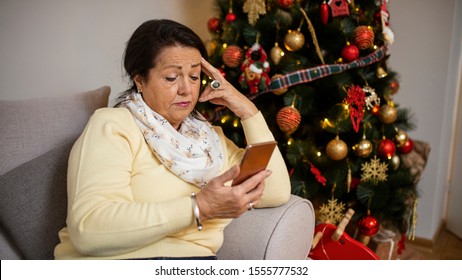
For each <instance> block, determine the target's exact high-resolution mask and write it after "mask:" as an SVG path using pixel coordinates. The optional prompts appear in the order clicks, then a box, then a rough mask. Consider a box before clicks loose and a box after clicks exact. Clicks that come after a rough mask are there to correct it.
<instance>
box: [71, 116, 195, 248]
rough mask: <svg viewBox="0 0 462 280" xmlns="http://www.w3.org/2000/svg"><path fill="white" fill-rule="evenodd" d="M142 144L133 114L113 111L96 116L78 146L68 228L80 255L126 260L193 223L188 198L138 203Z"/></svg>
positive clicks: (74, 152) (73, 160)
mask: <svg viewBox="0 0 462 280" xmlns="http://www.w3.org/2000/svg"><path fill="white" fill-rule="evenodd" d="M131 123H133V125H128V124H131ZM143 141H144V138H143V136H142V135H141V133H140V131H139V129H137V126H136V125H135V124H134V122H133V118H132V116H131V114H130V113H129V112H128V111H127V110H126V109H123V108H118V109H114V108H111V109H100V110H98V111H96V112H95V113H94V115H93V116H92V117H91V119H90V120H89V122H88V124H87V127H86V128H85V130H84V132H83V133H82V135H81V136H80V137H79V139H78V140H77V142H76V143H75V144H74V147H73V149H72V151H71V155H70V158H69V168H68V201H69V204H68V218H67V227H68V230H69V233H70V239H71V242H72V244H73V245H74V247H75V248H76V249H77V250H78V251H79V252H80V253H82V254H85V255H92V256H110V255H118V254H123V253H126V252H129V251H132V250H135V249H136V248H140V247H143V246H145V245H147V244H149V243H153V242H155V241H156V240H159V239H161V238H163V237H165V236H166V235H168V234H172V233H175V232H178V231H179V230H181V229H184V228H185V227H187V226H190V225H191V224H192V223H193V221H194V220H193V213H192V210H191V209H192V203H191V199H190V197H189V196H183V197H178V198H174V199H171V200H167V201H161V202H152V203H148V202H136V201H134V198H133V193H132V189H131V188H132V187H133V186H131V185H130V180H131V176H132V173H133V172H134V170H133V158H134V157H135V156H136V153H137V152H138V150H139V147H140V145H141V144H142V142H143ZM159 180H160V181H162V179H161V178H160V179H159Z"/></svg>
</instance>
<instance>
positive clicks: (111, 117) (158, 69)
mask: <svg viewBox="0 0 462 280" xmlns="http://www.w3.org/2000/svg"><path fill="white" fill-rule="evenodd" d="M206 57H207V52H206V49H205V47H204V45H203V43H202V41H201V39H200V38H199V37H198V36H197V35H196V34H195V33H194V32H193V31H192V30H191V29H189V28H188V27H186V26H184V25H181V24H179V23H176V22H174V21H171V20H151V21H147V22H145V23H143V24H142V25H141V26H139V27H138V28H137V29H136V31H135V32H134V33H133V35H132V36H131V38H130V40H129V41H128V43H127V46H126V50H125V57H124V67H125V70H126V72H127V75H128V76H129V77H130V80H131V81H132V87H131V88H130V89H129V90H127V91H126V92H124V93H123V94H122V96H121V102H120V103H119V104H118V105H116V106H115V108H104V109H100V110H98V111H96V112H95V113H94V114H93V116H92V117H91V119H90V120H89V122H88V124H87V126H86V128H85V130H84V131H83V133H82V135H81V136H80V137H79V139H78V140H77V141H76V143H75V144H74V147H73V149H72V151H71V155H70V158H69V169H68V216H67V226H66V227H65V228H63V229H62V230H61V231H60V232H59V237H60V240H61V242H60V244H58V245H57V246H56V248H55V257H56V259H216V256H215V254H216V252H217V250H218V249H219V248H220V246H221V244H222V242H223V229H224V227H226V225H228V224H229V222H230V221H231V219H232V218H237V217H239V216H240V215H241V214H242V213H244V212H245V211H247V210H252V209H253V207H275V206H278V205H281V204H284V203H286V202H287V201H288V199H289V195H290V183H289V176H288V173H287V169H286V166H285V164H284V160H283V158H282V156H281V154H280V152H279V150H278V149H277V148H276V150H275V152H274V153H273V156H272V158H271V160H270V162H269V164H268V169H267V170H264V171H261V172H259V173H257V174H256V175H254V176H253V177H251V178H249V179H248V180H246V181H244V182H243V183H241V184H239V185H235V186H232V187H231V186H230V185H231V181H232V180H233V178H235V177H236V176H237V175H238V173H239V167H238V164H239V162H240V160H241V158H242V156H243V151H244V150H243V149H242V148H239V147H237V146H236V145H235V144H234V143H233V142H232V141H230V140H229V139H227V138H226V137H225V135H224V134H223V131H222V130H221V129H220V128H219V127H213V126H211V125H210V124H209V123H208V122H207V121H206V120H205V119H204V118H203V117H202V116H201V115H200V113H199V112H198V111H196V110H195V106H196V104H197V102H212V103H214V104H220V105H224V106H227V107H228V108H229V109H230V110H231V111H232V112H233V113H234V114H236V115H237V116H238V117H239V118H240V119H241V122H242V127H243V129H244V132H245V135H246V140H247V142H248V143H249V144H251V143H259V142H266V141H271V140H274V137H273V135H272V134H271V132H270V130H269V129H268V126H267V125H266V123H265V120H264V118H263V116H262V114H261V113H260V112H259V111H258V109H257V108H256V107H255V105H254V104H253V103H252V102H251V101H249V99H247V98H246V97H245V96H244V95H242V94H241V93H240V92H238V91H237V90H236V89H235V88H234V87H233V86H232V85H231V84H230V83H228V82H227V81H226V80H225V78H224V77H223V76H222V75H221V74H220V72H219V71H218V70H217V69H215V68H214V67H213V66H212V65H210V64H209V63H208V62H207V61H206V59H205V58H206ZM202 72H204V73H205V74H206V75H208V76H209V77H211V78H213V79H214V81H213V82H212V84H211V86H208V87H207V88H206V89H205V90H204V91H203V92H202V94H201V93H200V88H201V75H202Z"/></svg>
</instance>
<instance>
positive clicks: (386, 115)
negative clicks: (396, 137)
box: [379, 104, 398, 124]
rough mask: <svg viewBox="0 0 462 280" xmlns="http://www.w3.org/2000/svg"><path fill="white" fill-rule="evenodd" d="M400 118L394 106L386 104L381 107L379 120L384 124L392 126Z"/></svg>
mask: <svg viewBox="0 0 462 280" xmlns="http://www.w3.org/2000/svg"><path fill="white" fill-rule="evenodd" d="M397 118H398V110H396V108H395V107H394V106H392V105H389V104H385V105H382V107H380V111H379V119H380V121H381V122H382V123H384V124H391V123H394V122H395V121H396V119H397Z"/></svg>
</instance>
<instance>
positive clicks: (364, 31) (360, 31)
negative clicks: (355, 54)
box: [354, 25, 375, 50]
mask: <svg viewBox="0 0 462 280" xmlns="http://www.w3.org/2000/svg"><path fill="white" fill-rule="evenodd" d="M374 37H375V36H374V31H372V28H371V27H370V26H365V25H361V26H358V27H356V29H355V30H354V44H355V45H356V46H357V47H358V48H359V49H360V50H365V49H368V48H370V47H372V45H373V44H374Z"/></svg>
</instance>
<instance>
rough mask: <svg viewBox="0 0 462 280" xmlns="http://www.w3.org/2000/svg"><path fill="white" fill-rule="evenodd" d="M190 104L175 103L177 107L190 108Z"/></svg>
mask: <svg viewBox="0 0 462 280" xmlns="http://www.w3.org/2000/svg"><path fill="white" fill-rule="evenodd" d="M190 104H191V102H189V101H185V102H177V103H175V105H177V106H179V107H189V105H190Z"/></svg>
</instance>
